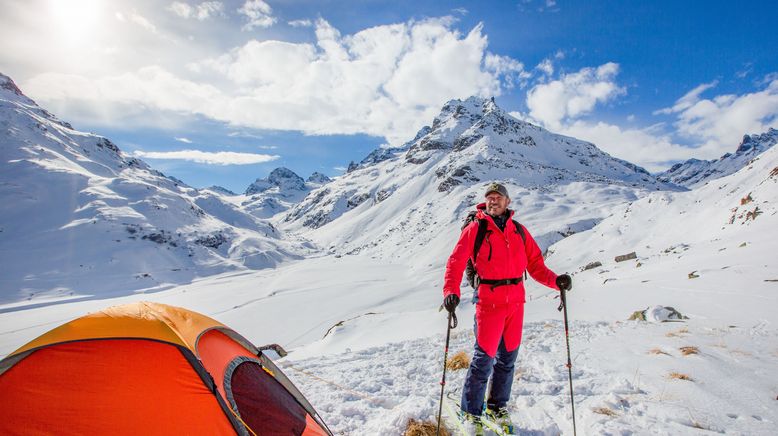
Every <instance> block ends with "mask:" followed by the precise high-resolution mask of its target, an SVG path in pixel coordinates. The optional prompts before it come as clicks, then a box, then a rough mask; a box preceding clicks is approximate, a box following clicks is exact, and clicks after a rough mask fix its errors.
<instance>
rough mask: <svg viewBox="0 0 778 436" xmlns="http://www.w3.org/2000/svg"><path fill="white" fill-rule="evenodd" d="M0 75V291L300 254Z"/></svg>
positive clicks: (135, 282) (268, 261) (174, 279)
mask: <svg viewBox="0 0 778 436" xmlns="http://www.w3.org/2000/svg"><path fill="white" fill-rule="evenodd" d="M0 85H2V87H0V147H1V148H0V198H2V199H3V201H4V204H5V206H4V207H3V208H2V211H0V234H1V235H2V237H1V238H0V257H1V258H2V262H0V289H2V291H1V292H0V301H1V302H14V301H27V302H28V304H34V303H37V302H41V301H44V300H46V299H51V298H77V297H84V296H91V295H96V294H100V295H103V296H104V295H111V294H112V293H117V292H118V293H126V292H131V291H141V290H151V289H160V288H164V287H169V286H170V285H171V284H176V283H185V282H187V281H190V280H191V279H193V278H194V277H197V276H204V275H210V274H214V273H218V272H223V271H228V270H235V269H245V268H265V267H271V266H274V265H276V264H277V263H279V262H281V261H283V260H285V259H290V258H296V257H298V256H299V255H298V254H295V253H299V252H300V251H301V248H300V247H297V246H294V245H293V244H290V243H288V242H286V241H284V240H282V239H281V235H280V233H279V232H278V231H277V230H276V229H275V228H274V227H273V226H272V225H271V224H269V223H266V222H263V221H261V220H259V219H257V218H255V217H253V216H251V215H249V214H247V213H245V212H243V211H241V210H240V209H239V208H238V207H235V206H234V205H232V204H230V203H229V202H225V201H223V200H222V199H221V197H220V196H219V195H217V194H214V193H213V192H209V191H203V192H198V191H197V190H195V189H193V188H190V187H188V186H186V185H184V184H182V182H180V181H176V180H174V179H171V178H167V177H165V176H164V175H163V174H162V173H159V172H157V171H155V170H153V169H151V168H149V167H148V166H147V165H146V164H145V163H144V162H142V161H140V160H138V159H135V158H132V157H129V156H127V155H125V154H124V153H122V152H121V150H119V148H118V147H116V145H114V144H113V143H112V142H111V141H109V140H108V139H106V138H102V137H100V136H97V135H93V134H89V133H83V132H79V131H76V130H73V129H72V128H71V126H70V125H68V124H67V123H64V122H62V121H59V120H58V119H57V118H55V117H54V116H53V115H51V114H49V113H48V112H46V111H45V110H43V109H41V108H40V107H38V106H37V105H36V104H35V103H34V102H33V101H32V100H30V99H28V98H27V97H25V96H24V95H23V94H21V91H19V90H18V88H16V86H15V85H14V84H13V82H12V81H11V79H9V78H8V77H6V76H0Z"/></svg>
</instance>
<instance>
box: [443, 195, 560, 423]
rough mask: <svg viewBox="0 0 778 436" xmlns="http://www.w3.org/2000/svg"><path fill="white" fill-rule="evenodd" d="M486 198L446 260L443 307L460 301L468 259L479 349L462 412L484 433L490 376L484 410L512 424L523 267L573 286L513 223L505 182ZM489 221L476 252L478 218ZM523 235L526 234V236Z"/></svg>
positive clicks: (551, 283) (546, 280) (551, 282)
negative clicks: (473, 276) (482, 419)
mask: <svg viewBox="0 0 778 436" xmlns="http://www.w3.org/2000/svg"><path fill="white" fill-rule="evenodd" d="M485 198H486V201H485V202H484V203H482V204H479V205H478V206H477V207H476V209H477V214H476V218H477V219H476V220H474V221H473V222H471V223H470V224H469V225H468V226H467V227H466V228H465V229H464V230H463V231H462V234H461V235H460V237H459V241H458V242H457V245H456V246H455V247H454V251H453V252H452V253H451V256H450V257H449V258H448V263H447V264H446V275H445V283H444V285H443V296H444V297H443V305H444V307H445V308H446V310H448V311H449V312H453V311H454V310H455V308H456V306H457V305H458V304H459V296H460V290H459V284H460V283H461V281H462V273H463V272H464V271H465V268H466V266H467V261H468V259H470V260H472V261H473V266H474V267H475V271H476V274H477V277H476V283H477V284H476V287H477V290H476V293H475V296H474V298H473V299H474V301H475V303H476V308H475V334H476V342H475V351H474V353H473V360H472V362H471V363H470V368H469V369H468V371H467V377H466V378H465V386H464V389H463V390H462V404H461V407H462V412H463V415H464V417H465V418H466V420H467V421H469V422H470V423H471V424H472V425H473V427H474V429H475V434H482V432H483V430H482V427H481V422H480V417H481V414H482V412H483V410H484V407H483V404H484V396H485V395H484V394H485V393H486V386H487V383H488V381H489V377H490V376H491V378H492V386H491V390H490V391H489V398H488V400H487V409H486V413H487V414H489V415H491V416H492V417H493V418H494V419H496V420H497V421H498V422H500V423H501V424H502V425H503V427H506V428H511V430H512V424H511V422H510V415H509V413H508V411H507V409H506V406H507V404H508V398H509V397H510V393H511V385H512V384H513V372H514V368H515V362H516V357H517V356H518V353H519V345H520V344H521V333H522V327H523V323H524V302H525V291H524V283H523V281H524V280H523V278H524V271H528V272H529V275H530V276H532V278H533V279H535V280H536V281H537V282H539V283H542V284H544V285H546V286H548V287H549V288H552V289H558V290H559V289H565V290H570V289H572V279H571V278H570V276H569V275H567V274H562V275H560V276H557V275H556V274H555V273H554V272H553V271H551V270H550V269H548V268H547V267H546V265H545V263H544V262H543V253H542V252H541V251H540V248H539V247H538V244H537V243H536V242H535V240H534V239H533V238H532V235H530V233H529V232H528V231H527V229H526V228H524V227H522V228H521V229H518V228H517V227H516V225H519V226H520V225H521V224H519V223H517V222H516V221H514V220H513V219H512V218H513V211H512V210H510V209H508V206H509V205H510V203H511V199H510V197H509V196H508V191H507V189H505V186H503V185H501V184H499V183H492V184H490V185H489V186H488V187H487V189H486V194H485ZM481 220H485V221H486V234H485V237H484V240H483V243H482V244H481V246H480V248H479V250H478V253H474V252H473V250H474V245H475V240H476V235H477V233H478V228H479V222H480V221H481ZM522 234H523V235H522Z"/></svg>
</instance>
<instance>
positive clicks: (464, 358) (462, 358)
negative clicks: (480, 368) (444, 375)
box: [446, 351, 470, 371]
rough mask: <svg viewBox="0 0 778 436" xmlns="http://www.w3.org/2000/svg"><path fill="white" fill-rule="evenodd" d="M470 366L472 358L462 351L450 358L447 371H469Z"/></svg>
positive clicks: (447, 362)
mask: <svg viewBox="0 0 778 436" xmlns="http://www.w3.org/2000/svg"><path fill="white" fill-rule="evenodd" d="M469 366H470V356H468V355H467V353H465V352H464V351H460V352H458V353H456V354H454V355H453V356H451V357H449V358H448V360H447V361H446V369H449V370H451V371H456V370H458V369H467V368H468V367H469Z"/></svg>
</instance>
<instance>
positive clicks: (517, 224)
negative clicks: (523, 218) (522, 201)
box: [511, 219, 527, 280]
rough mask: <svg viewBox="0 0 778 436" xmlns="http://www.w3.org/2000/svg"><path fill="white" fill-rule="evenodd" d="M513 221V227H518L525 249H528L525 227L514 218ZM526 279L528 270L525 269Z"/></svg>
mask: <svg viewBox="0 0 778 436" xmlns="http://www.w3.org/2000/svg"><path fill="white" fill-rule="evenodd" d="M511 221H513V227H516V233H518V234H519V236H521V242H523V243H524V249H525V250H526V248H527V235H526V234H524V227H522V226H521V224H519V222H518V221H516V220H513V219H512V220H511ZM524 279H525V280H526V279H527V270H524Z"/></svg>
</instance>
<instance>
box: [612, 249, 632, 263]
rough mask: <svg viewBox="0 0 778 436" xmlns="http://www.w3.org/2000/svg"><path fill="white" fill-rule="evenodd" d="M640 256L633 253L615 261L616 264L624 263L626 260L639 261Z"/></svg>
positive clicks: (619, 257) (623, 255) (618, 257)
mask: <svg viewBox="0 0 778 436" xmlns="http://www.w3.org/2000/svg"><path fill="white" fill-rule="evenodd" d="M637 257H638V255H637V254H636V253H635V252H634V251H633V252H632V253H627V254H622V255H621V256H616V258H615V259H614V260H615V261H616V262H624V261H625V260H631V259H637Z"/></svg>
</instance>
